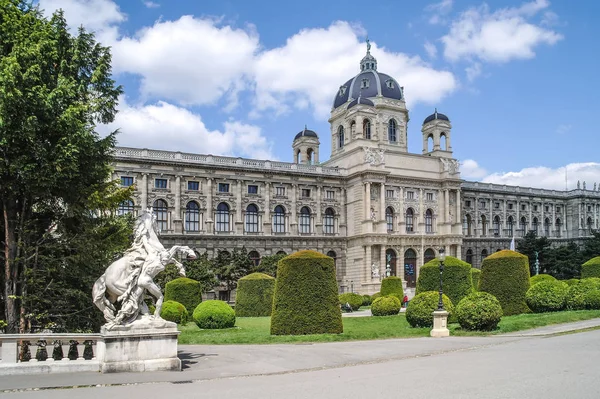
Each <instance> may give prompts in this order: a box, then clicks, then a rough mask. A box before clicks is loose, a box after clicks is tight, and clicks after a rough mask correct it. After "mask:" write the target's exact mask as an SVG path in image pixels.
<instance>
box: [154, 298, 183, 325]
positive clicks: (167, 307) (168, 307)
mask: <svg viewBox="0 0 600 399" xmlns="http://www.w3.org/2000/svg"><path fill="white" fill-rule="evenodd" d="M160 317H162V318H163V319H165V320H168V321H172V322H175V323H177V324H186V323H187V322H188V321H189V318H190V314H189V312H188V311H187V309H186V308H185V306H183V305H182V304H180V303H179V302H175V301H165V302H164V303H163V305H162V309H161V310H160Z"/></svg>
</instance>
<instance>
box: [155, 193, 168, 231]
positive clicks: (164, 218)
mask: <svg viewBox="0 0 600 399" xmlns="http://www.w3.org/2000/svg"><path fill="white" fill-rule="evenodd" d="M152 211H153V212H154V216H156V227H158V230H159V231H165V230H167V229H168V228H169V208H168V206H167V202H166V201H165V200H162V199H157V200H156V201H154V205H152Z"/></svg>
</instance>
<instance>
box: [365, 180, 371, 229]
mask: <svg viewBox="0 0 600 399" xmlns="http://www.w3.org/2000/svg"><path fill="white" fill-rule="evenodd" d="M370 218H371V183H370V182H366V183H365V220H368V219H370Z"/></svg>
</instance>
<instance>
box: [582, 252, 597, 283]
mask: <svg viewBox="0 0 600 399" xmlns="http://www.w3.org/2000/svg"><path fill="white" fill-rule="evenodd" d="M589 277H600V256H596V257H595V258H592V259H590V260H588V261H587V262H585V263H584V264H583V265H581V278H589Z"/></svg>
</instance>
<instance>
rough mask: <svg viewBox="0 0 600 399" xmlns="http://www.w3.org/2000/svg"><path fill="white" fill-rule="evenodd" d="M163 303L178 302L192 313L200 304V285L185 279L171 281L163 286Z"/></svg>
mask: <svg viewBox="0 0 600 399" xmlns="http://www.w3.org/2000/svg"><path fill="white" fill-rule="evenodd" d="M165 301H175V302H179V303H180V304H182V305H183V306H185V308H186V309H187V311H188V313H192V312H193V311H194V310H195V309H196V306H198V304H199V303H200V302H202V284H200V283H199V282H198V281H196V280H192V279H191V278H187V277H180V278H176V279H175V280H171V281H169V282H168V283H167V284H166V285H165Z"/></svg>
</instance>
